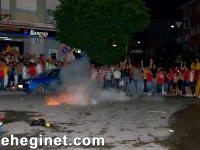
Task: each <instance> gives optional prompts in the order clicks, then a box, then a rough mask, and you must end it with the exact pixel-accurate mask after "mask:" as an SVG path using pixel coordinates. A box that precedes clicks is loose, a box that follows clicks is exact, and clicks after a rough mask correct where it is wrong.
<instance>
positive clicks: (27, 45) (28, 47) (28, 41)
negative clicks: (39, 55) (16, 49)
mask: <svg viewBox="0 0 200 150" xmlns="http://www.w3.org/2000/svg"><path fill="white" fill-rule="evenodd" d="M23 41H24V54H26V53H29V54H30V53H31V38H24V39H23Z"/></svg>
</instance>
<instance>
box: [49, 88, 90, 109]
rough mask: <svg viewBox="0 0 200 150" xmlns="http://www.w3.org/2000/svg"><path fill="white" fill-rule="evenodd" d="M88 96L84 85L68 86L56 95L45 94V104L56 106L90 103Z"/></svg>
mask: <svg viewBox="0 0 200 150" xmlns="http://www.w3.org/2000/svg"><path fill="white" fill-rule="evenodd" d="M90 99H91V98H90V96H89V92H88V90H87V88H86V87H85V86H81V85H79V86H70V87H68V88H67V90H65V91H64V92H61V93H59V94H58V95H56V96H47V97H46V98H45V101H46V105H50V106H56V105H61V104H68V105H87V104H89V103H90Z"/></svg>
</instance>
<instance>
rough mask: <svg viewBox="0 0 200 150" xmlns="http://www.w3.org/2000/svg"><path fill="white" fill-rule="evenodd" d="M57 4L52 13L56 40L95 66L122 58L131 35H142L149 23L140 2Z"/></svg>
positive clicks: (78, 0)
mask: <svg viewBox="0 0 200 150" xmlns="http://www.w3.org/2000/svg"><path fill="white" fill-rule="evenodd" d="M60 2H61V4H60V5H59V6H58V7H57V8H56V10H55V13H54V17H55V21H56V28H57V30H58V32H57V39H58V40H59V41H60V42H61V43H64V44H67V45H69V46H71V47H73V48H80V49H82V51H86V52H87V54H88V55H89V56H90V58H91V59H92V60H93V61H95V62H98V63H99V62H100V63H115V62H118V61H119V60H120V59H121V58H122V57H124V56H125V44H127V43H130V39H131V34H132V33H133V34H134V33H137V32H142V31H143V30H144V29H146V28H147V27H148V24H149V22H150V16H149V14H148V11H149V9H148V8H147V7H146V6H145V2H143V1H142V0H60ZM113 42H116V44H117V47H113Z"/></svg>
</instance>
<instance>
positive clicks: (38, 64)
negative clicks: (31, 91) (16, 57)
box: [36, 60, 42, 74]
mask: <svg viewBox="0 0 200 150" xmlns="http://www.w3.org/2000/svg"><path fill="white" fill-rule="evenodd" d="M36 73H37V74H40V73H42V65H41V62H40V60H39V61H38V63H37V66H36Z"/></svg>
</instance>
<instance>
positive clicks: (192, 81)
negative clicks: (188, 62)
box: [189, 68, 195, 97]
mask: <svg viewBox="0 0 200 150" xmlns="http://www.w3.org/2000/svg"><path fill="white" fill-rule="evenodd" d="M189 85H190V96H191V97H193V96H194V94H195V71H194V70H193V69H192V68H191V71H190V82H189Z"/></svg>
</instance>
